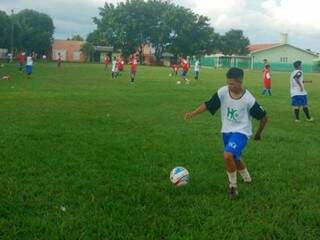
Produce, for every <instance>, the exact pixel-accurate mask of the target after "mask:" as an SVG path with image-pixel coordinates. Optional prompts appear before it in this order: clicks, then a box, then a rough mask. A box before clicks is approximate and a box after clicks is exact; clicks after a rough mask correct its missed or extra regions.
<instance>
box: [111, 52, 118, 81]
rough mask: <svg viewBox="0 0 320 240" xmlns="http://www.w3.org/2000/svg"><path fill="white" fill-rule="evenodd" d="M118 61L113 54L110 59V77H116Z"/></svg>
mask: <svg viewBox="0 0 320 240" xmlns="http://www.w3.org/2000/svg"><path fill="white" fill-rule="evenodd" d="M118 73H119V70H118V61H117V58H116V57H115V56H114V57H113V60H112V78H117V77H118Z"/></svg>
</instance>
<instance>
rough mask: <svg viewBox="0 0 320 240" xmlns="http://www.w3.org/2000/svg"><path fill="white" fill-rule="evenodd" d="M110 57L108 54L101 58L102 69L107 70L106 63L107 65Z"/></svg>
mask: <svg viewBox="0 0 320 240" xmlns="http://www.w3.org/2000/svg"><path fill="white" fill-rule="evenodd" d="M109 62H110V59H109V57H108V56H105V57H104V59H103V63H104V69H105V70H107V69H108V65H109Z"/></svg>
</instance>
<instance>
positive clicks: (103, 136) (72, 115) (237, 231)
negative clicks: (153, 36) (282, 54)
mask: <svg viewBox="0 0 320 240" xmlns="http://www.w3.org/2000/svg"><path fill="white" fill-rule="evenodd" d="M16 68H17V67H16V66H15V65H9V66H6V67H4V68H0V76H1V75H3V73H5V72H9V73H10V75H11V77H12V79H11V80H10V81H1V80H0V126H1V128H0V164H1V166H0V189H1V191H0V239H10V240H11V239H68V240H69V239H138V240H140V239H158V240H167V239H168V240H172V239H308V240H309V239H320V199H319V196H320V189H319V183H320V175H319V172H320V150H319V149H320V134H319V133H320V131H319V126H320V113H319V109H320V102H319V96H320V75H319V74H306V75H305V78H306V79H307V80H313V83H312V84H309V85H307V90H308V91H309V100H310V106H311V113H312V115H313V117H314V118H315V119H316V121H315V122H314V123H309V122H306V121H305V117H304V115H301V119H302V122H301V123H295V122H294V121H293V116H292V112H291V108H290V104H289V89H288V86H289V79H288V78H289V77H288V76H289V74H288V73H277V72H274V73H273V96H272V97H261V96H260V90H261V89H260V88H261V80H260V78H261V72H259V71H257V72H247V73H246V80H245V85H246V86H247V87H248V88H249V89H250V90H251V92H252V93H254V95H256V97H257V99H258V101H259V103H260V104H262V105H263V106H264V107H265V109H266V110H267V112H268V115H269V123H268V126H267V128H266V129H265V132H264V134H263V139H262V141H261V142H254V141H253V140H251V141H250V143H249V145H248V147H247V148H246V151H245V152H244V159H245V161H246V163H247V165H248V168H249V170H250V171H251V174H252V177H253V184H252V185H250V186H247V185H244V184H241V183H240V184H239V191H240V198H239V199H238V200H237V201H230V200H229V199H228V197H227V177H226V174H225V170H224V162H223V159H222V151H223V148H222V140H221V135H220V119H219V114H217V115H216V116H214V117H211V115H210V114H209V113H207V114H203V115H202V116H199V117H198V118H196V119H194V120H193V121H191V122H189V123H185V122H184V120H183V114H184V112H185V111H189V110H192V109H193V108H195V107H197V106H198V105H199V104H200V103H202V102H203V101H205V100H207V99H208V98H210V97H211V95H212V94H213V93H214V92H215V91H216V90H217V88H218V87H219V86H222V85H223V84H224V81H225V79H224V74H225V72H224V71H223V70H221V71H220V70H219V71H217V70H212V69H203V71H202V73H201V80H200V81H199V82H192V84H191V85H190V86H186V85H176V83H175V80H176V79H175V78H170V77H168V73H169V72H168V69H166V68H161V67H139V68H138V73H137V83H136V84H135V85H130V84H129V77H128V68H127V69H126V72H125V73H124V74H123V76H121V77H120V78H119V79H116V80H113V79H111V77H110V74H109V73H108V74H107V73H105V72H104V71H103V66H102V65H84V64H83V65H81V64H65V65H64V67H63V69H57V68H56V65H55V64H46V65H45V64H38V65H35V67H34V75H33V76H32V78H31V79H30V80H28V79H26V77H25V76H23V75H22V74H20V73H18V72H17V71H16ZM255 126H256V122H255ZM179 165H182V166H185V167H186V168H187V169H188V170H189V171H190V173H191V175H192V179H191V181H190V184H188V185H187V186H185V187H182V188H175V187H173V186H172V185H171V183H170V181H169V173H170V171H171V169H172V168H173V167H175V166H179Z"/></svg>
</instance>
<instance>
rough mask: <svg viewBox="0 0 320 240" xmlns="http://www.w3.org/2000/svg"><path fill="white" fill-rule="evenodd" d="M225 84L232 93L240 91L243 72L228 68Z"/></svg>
mask: <svg viewBox="0 0 320 240" xmlns="http://www.w3.org/2000/svg"><path fill="white" fill-rule="evenodd" d="M226 77H227V84H228V87H229V89H230V90H231V91H232V92H237V91H239V90H241V85H242V81H243V77H244V72H243V70H242V69H241V68H230V69H229V70H228V72H227V74H226Z"/></svg>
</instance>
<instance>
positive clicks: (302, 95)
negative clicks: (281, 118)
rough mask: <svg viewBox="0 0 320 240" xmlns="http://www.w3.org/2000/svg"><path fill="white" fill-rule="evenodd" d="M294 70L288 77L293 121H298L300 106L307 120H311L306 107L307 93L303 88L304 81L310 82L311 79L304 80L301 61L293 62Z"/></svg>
mask: <svg viewBox="0 0 320 240" xmlns="http://www.w3.org/2000/svg"><path fill="white" fill-rule="evenodd" d="M293 67H294V69H295V70H294V71H293V72H292V73H291V77H290V93H291V104H292V107H293V111H294V115H295V122H300V116H299V114H300V108H301V107H302V109H303V111H304V113H305V114H306V117H307V121H309V122H312V121H313V118H312V117H311V116H310V113H309V108H308V96H307V95H308V94H307V91H306V90H305V88H304V83H310V82H311V81H304V79H303V72H302V70H301V69H302V62H301V61H295V62H294V63H293Z"/></svg>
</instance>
